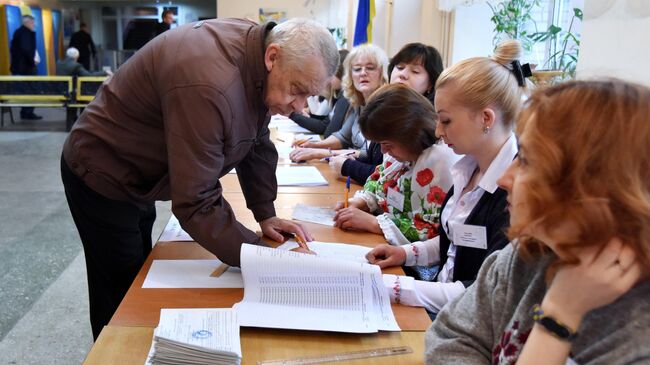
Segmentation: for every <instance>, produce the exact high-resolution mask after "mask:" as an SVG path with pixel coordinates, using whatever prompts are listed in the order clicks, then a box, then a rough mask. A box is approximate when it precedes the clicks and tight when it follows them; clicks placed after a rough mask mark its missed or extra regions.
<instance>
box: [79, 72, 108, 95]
mask: <svg viewBox="0 0 650 365" xmlns="http://www.w3.org/2000/svg"><path fill="white" fill-rule="evenodd" d="M107 78H108V76H80V77H77V90H76V100H77V101H91V100H93V99H94V98H95V94H97V90H99V88H100V87H101V86H102V84H103V83H104V81H106V79H107Z"/></svg>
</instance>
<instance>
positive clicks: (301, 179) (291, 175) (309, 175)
mask: <svg viewBox="0 0 650 365" xmlns="http://www.w3.org/2000/svg"><path fill="white" fill-rule="evenodd" d="M275 176H276V178H277V180H278V186H322V185H328V183H327V180H325V178H324V177H323V175H322V174H321V173H320V171H318V169H317V168H316V167H314V166H278V167H277V169H276V170H275Z"/></svg>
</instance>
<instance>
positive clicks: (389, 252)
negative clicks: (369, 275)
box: [366, 244, 406, 269]
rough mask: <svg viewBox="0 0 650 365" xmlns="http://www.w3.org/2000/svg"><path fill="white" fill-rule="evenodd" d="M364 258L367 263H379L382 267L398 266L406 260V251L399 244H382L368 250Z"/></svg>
mask: <svg viewBox="0 0 650 365" xmlns="http://www.w3.org/2000/svg"><path fill="white" fill-rule="evenodd" d="M366 259H367V260H368V262H369V263H371V264H375V265H379V267H381V268H382V269H383V268H385V267H391V266H400V265H404V263H405V262H406V251H404V249H403V248H402V247H399V246H391V245H387V244H382V245H379V246H377V247H375V248H373V249H372V250H370V252H368V253H367V254H366Z"/></svg>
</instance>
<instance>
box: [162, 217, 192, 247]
mask: <svg viewBox="0 0 650 365" xmlns="http://www.w3.org/2000/svg"><path fill="white" fill-rule="evenodd" d="M158 241H162V242H175V241H192V242H193V241H194V239H193V238H192V237H190V235H189V234H188V233H187V232H185V231H184V230H183V228H182V227H181V223H180V222H179V221H178V218H176V216H175V215H173V214H172V216H171V217H169V221H168V222H167V225H166V226H165V229H163V232H162V233H161V234H160V238H159V239H158Z"/></svg>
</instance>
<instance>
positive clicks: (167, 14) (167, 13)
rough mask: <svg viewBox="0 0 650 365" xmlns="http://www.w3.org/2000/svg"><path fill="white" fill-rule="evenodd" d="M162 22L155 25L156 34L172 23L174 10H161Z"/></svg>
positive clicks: (162, 31)
mask: <svg viewBox="0 0 650 365" xmlns="http://www.w3.org/2000/svg"><path fill="white" fill-rule="evenodd" d="M161 18H162V22H160V23H158V26H157V27H156V36H159V35H160V34H162V33H164V32H166V31H168V30H169V29H170V28H171V26H172V24H174V12H173V11H171V10H170V9H166V10H163V12H162V16H161Z"/></svg>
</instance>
